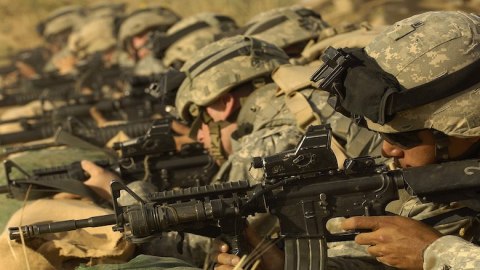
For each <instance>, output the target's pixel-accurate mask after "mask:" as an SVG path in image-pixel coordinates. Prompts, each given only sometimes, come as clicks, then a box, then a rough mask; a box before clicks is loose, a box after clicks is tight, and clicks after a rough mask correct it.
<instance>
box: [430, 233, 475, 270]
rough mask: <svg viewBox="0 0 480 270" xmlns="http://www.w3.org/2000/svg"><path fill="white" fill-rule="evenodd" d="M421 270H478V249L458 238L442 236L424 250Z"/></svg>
mask: <svg viewBox="0 0 480 270" xmlns="http://www.w3.org/2000/svg"><path fill="white" fill-rule="evenodd" d="M423 269H424V270H450V269H451V270H457V269H458V270H460V269H462V270H473V269H480V247H478V246H476V245H474V244H472V243H470V242H467V241H465V240H463V239H462V238H459V237H455V236H443V237H441V238H439V239H437V240H436V241H435V242H433V243H432V244H431V245H430V246H428V247H427V249H425V252H424V253H423Z"/></svg>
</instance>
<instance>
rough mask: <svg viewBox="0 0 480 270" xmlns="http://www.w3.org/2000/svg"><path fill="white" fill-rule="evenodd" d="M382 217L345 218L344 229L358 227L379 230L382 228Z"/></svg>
mask: <svg viewBox="0 0 480 270" xmlns="http://www.w3.org/2000/svg"><path fill="white" fill-rule="evenodd" d="M381 221H382V218H381V217H351V218H347V219H345V221H343V223H342V229H344V230H356V229H370V230H373V231H374V230H377V229H378V228H380V222H381Z"/></svg>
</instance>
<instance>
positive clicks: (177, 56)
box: [155, 13, 237, 69]
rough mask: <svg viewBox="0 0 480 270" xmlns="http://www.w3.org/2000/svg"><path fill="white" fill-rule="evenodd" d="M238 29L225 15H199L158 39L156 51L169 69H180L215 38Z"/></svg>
mask: <svg viewBox="0 0 480 270" xmlns="http://www.w3.org/2000/svg"><path fill="white" fill-rule="evenodd" d="M236 28H237V24H236V23H235V21H234V20H233V19H232V18H230V17H228V16H225V15H221V14H215V13H199V14H195V15H193V16H190V17H187V18H184V19H183V20H181V21H179V22H177V23H176V24H175V25H173V26H172V27H171V28H170V29H168V31H167V33H166V34H165V36H160V37H158V39H157V41H156V43H155V51H156V55H157V57H158V58H160V59H162V61H163V64H164V65H165V66H167V67H173V68H175V69H180V68H181V67H182V65H183V64H184V63H185V61H187V60H188V59H190V58H191V57H192V56H194V55H195V54H196V52H197V51H198V50H200V49H201V48H203V47H204V46H206V45H208V44H210V43H212V42H213V41H215V36H216V35H218V34H220V33H223V32H228V31H232V30H234V29H236Z"/></svg>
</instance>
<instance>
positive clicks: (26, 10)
mask: <svg viewBox="0 0 480 270" xmlns="http://www.w3.org/2000/svg"><path fill="white" fill-rule="evenodd" d="M96 2H100V1H99V0H76V1H67V0H63V1H62V0H17V1H11V0H0V18H2V22H1V24H0V58H1V57H2V56H5V55H8V54H11V53H12V52H14V51H17V50H19V49H24V48H31V47H34V46H36V45H38V44H40V43H41V39H40V38H39V37H38V36H37V34H36V32H35V25H36V24H37V22H38V21H40V20H41V19H42V18H45V17H46V16H47V14H48V13H49V12H51V11H52V10H54V9H55V8H58V7H61V6H63V5H72V4H73V5H83V6H88V5H89V4H92V3H96ZM103 2H105V1H103ZM109 2H125V3H127V4H128V7H129V9H133V8H136V7H146V6H148V5H154V4H160V5H163V6H166V7H169V8H171V9H172V10H173V11H175V12H177V13H178V14H179V15H181V16H188V15H192V14H194V13H198V12H201V11H212V12H219V13H223V14H226V15H230V16H232V17H233V18H235V19H236V20H237V22H238V23H239V24H242V23H244V22H245V21H247V20H248V18H250V17H251V16H252V15H254V14H257V13H259V12H261V11H264V10H268V9H271V8H274V7H278V6H287V5H292V4H295V3H296V2H298V0H161V1H160V0H157V1H149V0H135V1H134V0H130V1H120V0H111V1H109Z"/></svg>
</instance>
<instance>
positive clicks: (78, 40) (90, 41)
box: [68, 17, 117, 59]
mask: <svg viewBox="0 0 480 270" xmlns="http://www.w3.org/2000/svg"><path fill="white" fill-rule="evenodd" d="M116 44H117V40H116V38H115V36H114V25H113V19H112V18H109V17H106V18H97V19H92V20H90V21H89V22H88V23H87V24H85V25H84V26H83V27H82V28H80V29H79V30H78V31H77V32H75V33H73V34H72V35H70V37H69V39H68V49H69V51H70V52H71V53H72V54H73V55H75V56H76V57H77V58H78V59H85V58H86V57H87V56H89V55H92V54H94V53H96V52H103V51H106V50H109V49H112V48H114V47H115V46H116Z"/></svg>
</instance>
